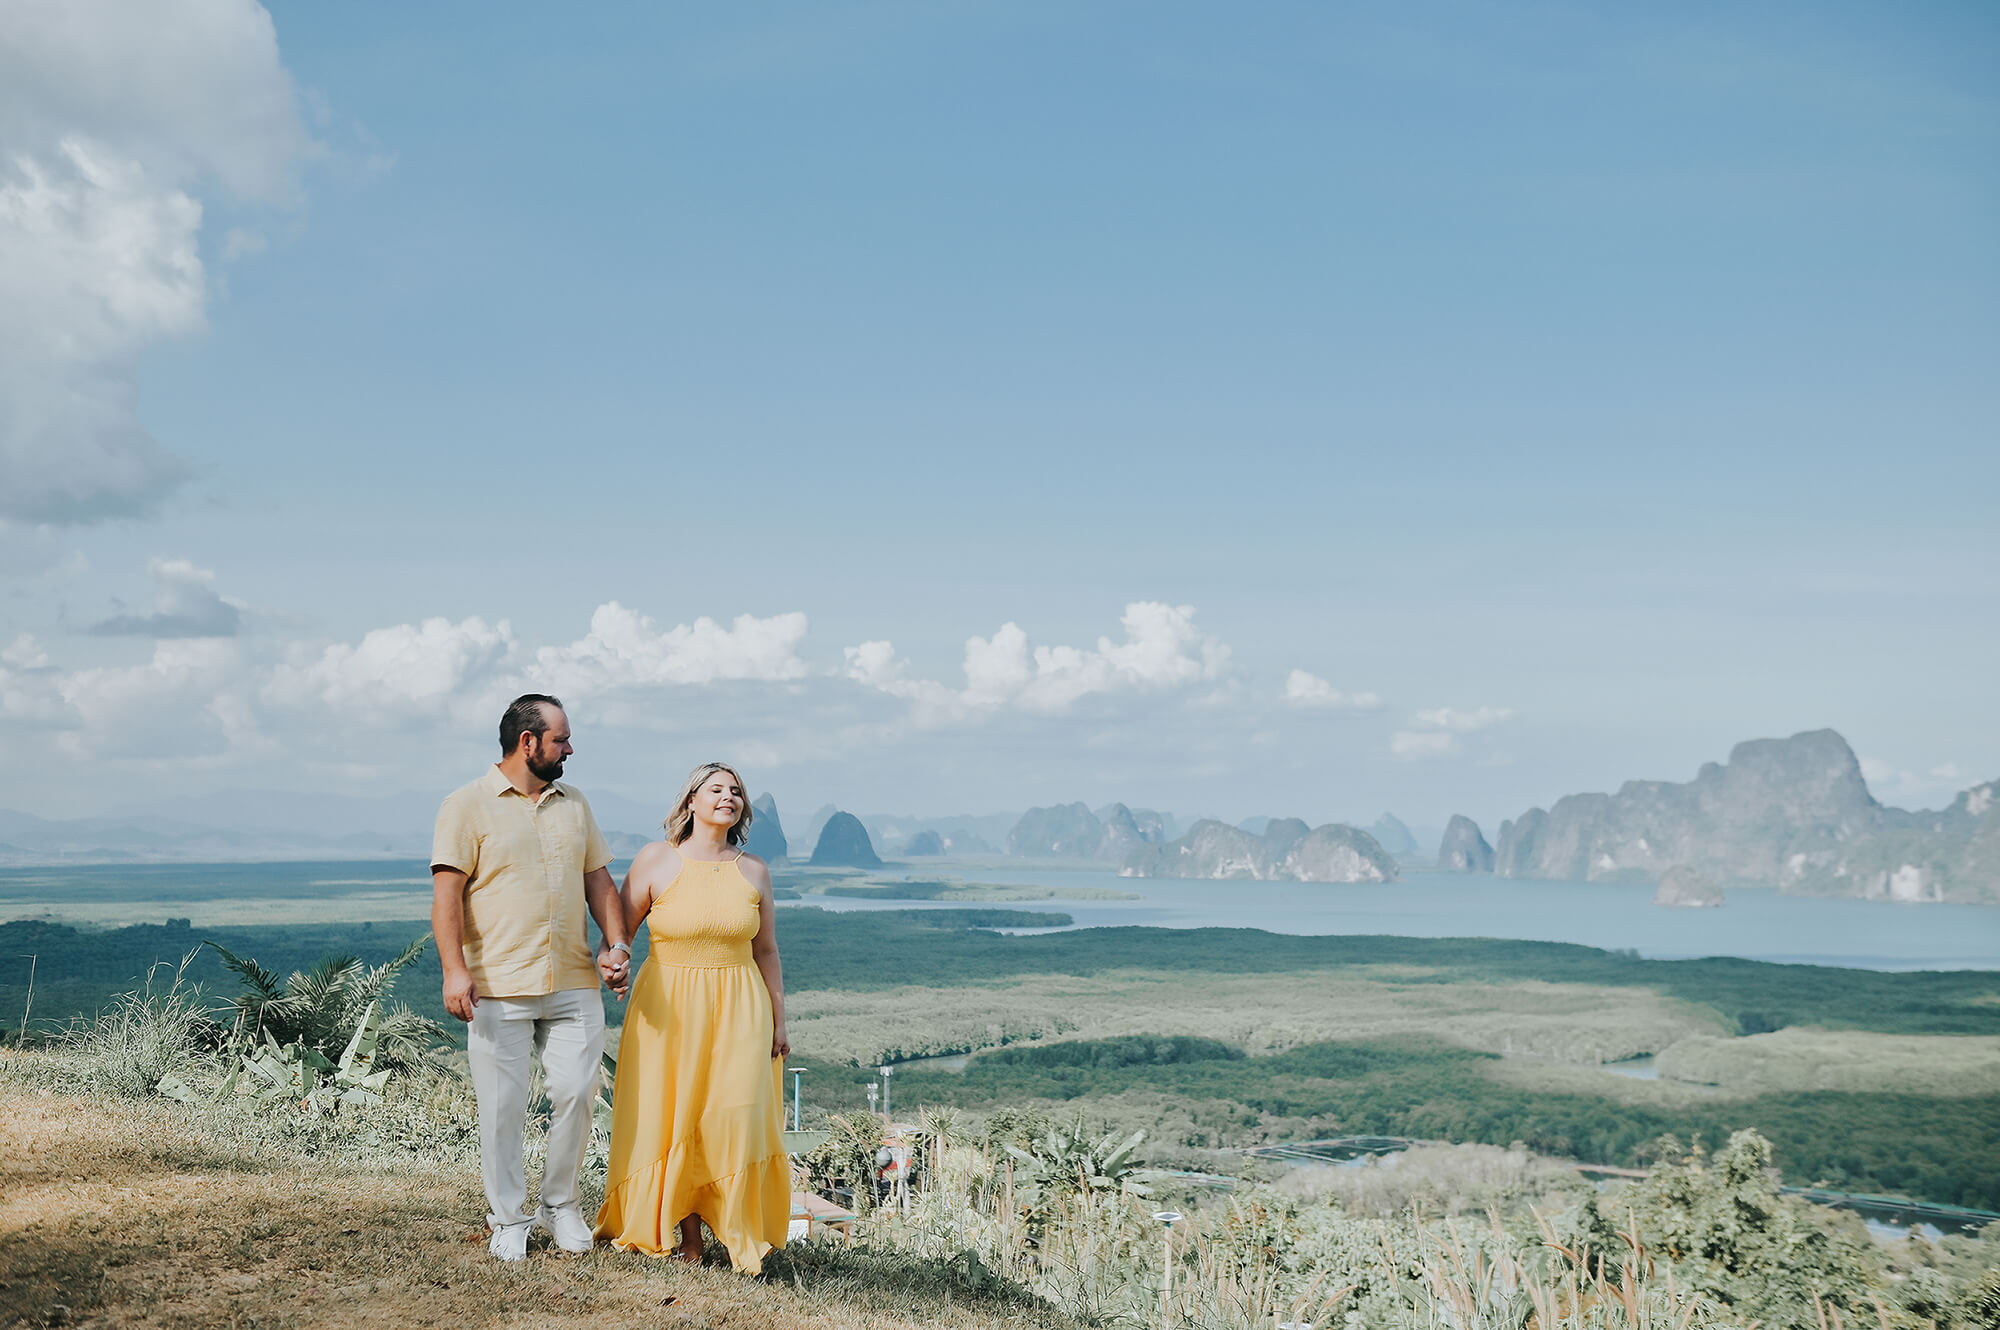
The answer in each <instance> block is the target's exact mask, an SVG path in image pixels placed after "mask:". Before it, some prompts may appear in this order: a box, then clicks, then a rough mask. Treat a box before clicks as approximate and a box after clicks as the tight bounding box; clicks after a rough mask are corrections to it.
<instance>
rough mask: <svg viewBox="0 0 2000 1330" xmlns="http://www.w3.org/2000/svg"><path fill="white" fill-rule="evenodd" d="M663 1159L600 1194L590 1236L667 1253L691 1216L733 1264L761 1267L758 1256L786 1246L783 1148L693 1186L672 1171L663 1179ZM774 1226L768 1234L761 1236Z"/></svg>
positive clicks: (788, 1192)
mask: <svg viewBox="0 0 2000 1330" xmlns="http://www.w3.org/2000/svg"><path fill="white" fill-rule="evenodd" d="M670 1162H672V1161H670V1160H666V1159H660V1160H655V1161H654V1162H653V1163H652V1164H651V1165H650V1166H649V1167H647V1168H644V1169H641V1170H640V1171H638V1172H637V1173H634V1174H632V1175H631V1176H630V1177H628V1178H626V1179H625V1180H624V1181H623V1182H621V1183H619V1184H618V1185H617V1186H615V1187H613V1188H612V1189H611V1190H610V1191H608V1192H606V1193H605V1196H604V1208H603V1209H602V1210H600V1211H598V1215H597V1236H598V1237H600V1238H606V1239H609V1240H610V1243H611V1245H612V1246H613V1247H616V1248H617V1249H618V1250H620V1251H628V1252H637V1253H639V1254H640V1255H642V1256H671V1255H672V1254H673V1253H674V1250H675V1249H676V1248H677V1247H678V1246H679V1245H680V1232H679V1229H680V1222H681V1220H683V1219H685V1218H687V1217H688V1216H689V1215H698V1216H700V1218H701V1220H702V1222H703V1223H705V1224H707V1225H708V1227H709V1230H710V1231H711V1232H713V1233H714V1234H715V1236H716V1238H717V1239H718V1240H719V1241H721V1243H722V1245H723V1246H724V1247H726V1248H728V1250H729V1263H730V1264H731V1265H732V1266H734V1267H735V1268H736V1269H738V1270H740V1271H742V1272H743V1273H745V1274H750V1275H756V1274H762V1273H763V1269H764V1257H765V1256H767V1255H769V1254H770V1253H771V1252H772V1251H773V1250H775V1249H776V1248H779V1247H782V1246H784V1245H785V1234H786V1231H787V1230H788V1229H789V1227H790V1225H791V1218H792V1166H791V1161H790V1160H789V1159H788V1158H787V1157H786V1155H785V1153H784V1151H782V1150H780V1151H778V1152H777V1153H775V1154H771V1155H767V1156H766V1157H764V1158H763V1159H759V1160H757V1161H755V1162H754V1163H752V1164H750V1165H749V1166H748V1167H746V1168H743V1169H739V1170H738V1171H736V1172H734V1173H727V1174H724V1175H723V1176H721V1177H718V1178H711V1179H710V1180H709V1181H707V1182H704V1183H700V1184H697V1185H689V1184H687V1183H686V1182H684V1181H681V1180H680V1179H678V1178H676V1179H674V1181H673V1182H672V1183H671V1184H670V1183H669V1181H668V1176H667V1174H668V1166H669V1164H670ZM675 1171H678V1170H675ZM773 1204H776V1205H777V1206H779V1207H780V1210H779V1213H778V1214H776V1215H775V1216H774V1215H772V1214H770V1213H767V1212H768V1211H769V1210H770V1209H771V1207H772V1205H773ZM773 1233H775V1234H776V1235H777V1237H776V1240H775V1241H774V1240H772V1238H770V1237H769V1236H767V1235H769V1234H773Z"/></svg>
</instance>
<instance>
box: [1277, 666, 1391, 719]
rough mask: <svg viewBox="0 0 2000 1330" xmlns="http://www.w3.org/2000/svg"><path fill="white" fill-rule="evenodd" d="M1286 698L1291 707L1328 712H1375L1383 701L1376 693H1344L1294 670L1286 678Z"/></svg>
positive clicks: (1322, 681)
mask: <svg viewBox="0 0 2000 1330" xmlns="http://www.w3.org/2000/svg"><path fill="white" fill-rule="evenodd" d="M1284 698H1285V701H1286V703H1287V704H1289V705H1291V706H1295V707H1322V708H1326V709H1328V710H1341V709H1345V710H1349V711H1373V710H1374V709H1375V708H1377V707H1379V706H1381V705H1382V699H1381V698H1380V697H1378V696H1376V695H1375V694H1374V693H1344V692H1342V691H1341V690H1340V689H1338V688H1335V687H1334V686H1333V685H1332V684H1330V683H1328V682H1327V681H1326V680H1325V679H1322V678H1320V677H1319V676H1318V675H1317V674H1309V673H1307V672H1306V671H1305V670H1293V671H1292V672H1291V673H1290V674H1288V675H1286V676H1285V692H1284Z"/></svg>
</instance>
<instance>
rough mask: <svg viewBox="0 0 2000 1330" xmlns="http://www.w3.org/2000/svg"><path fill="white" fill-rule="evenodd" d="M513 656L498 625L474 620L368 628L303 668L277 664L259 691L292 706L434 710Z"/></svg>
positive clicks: (510, 636) (507, 634)
mask: <svg viewBox="0 0 2000 1330" xmlns="http://www.w3.org/2000/svg"><path fill="white" fill-rule="evenodd" d="M513 651H514V633H513V630H512V629H511V628H510V627H509V626H508V623H507V621H506V620H505V619H502V620H501V621H500V622H499V623H497V624H492V625H489V624H488V623H487V622H486V621H485V620H484V619H482V618H480V617H478V616H477V615H474V616H473V617H471V618H468V619H462V620H460V621H459V622H457V623H453V622H452V621H451V620H449V619H445V618H434V619H425V620H424V621H423V622H422V623H420V624H407V623H404V624H397V625H395V626H394V627H390V628H377V629H374V630H373V631H371V632H369V633H367V634H365V635H364V636H363V637H362V638H361V640H360V641H359V642H356V643H351V644H350V643H346V642H336V643H334V644H333V645H332V646H329V647H327V648H326V649H325V650H324V651H322V652H321V653H320V654H319V656H318V657H317V658H315V659H312V660H309V661H307V662H305V663H304V664H285V665H281V666H279V667H278V668H277V669H276V670H274V671H273V672H272V675H271V678H270V680H269V682H268V683H267V684H266V685H265V687H264V690H263V691H264V696H265V697H266V698H267V699H268V700H270V701H273V702H278V703H281V704H289V705H293V706H297V705H300V704H304V703H308V702H318V703H322V704H324V705H326V706H330V707H352V706H357V705H361V706H368V705H374V706H382V707H392V708H398V709H405V710H418V711H423V710H431V711H435V710H439V709H441V708H443V707H445V706H446V705H447V704H449V703H451V702H452V701H454V700H455V699H457V698H459V697H460V696H462V695H463V694H464V693H465V692H466V691H467V690H468V688H469V687H471V686H473V685H476V684H477V683H479V682H481V681H483V680H485V679H486V678H488V677H490V676H491V675H493V674H494V673H495V672H496V671H498V670H499V669H500V668H501V667H502V666H503V665H504V664H506V662H507V661H508V658H509V657H510V656H511V655H512V653H513Z"/></svg>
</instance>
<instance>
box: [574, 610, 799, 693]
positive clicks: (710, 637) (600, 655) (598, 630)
mask: <svg viewBox="0 0 2000 1330" xmlns="http://www.w3.org/2000/svg"><path fill="white" fill-rule="evenodd" d="M805 637H806V616H805V615H803V614H800V613H797V612H796V611H795V612H793V613H790V614H776V615H773V616H771V617H770V618H768V619H759V618H757V617H756V616H755V615H751V614H739V615H737V616H736V618H735V619H734V620H733V621H732V622H731V624H730V626H729V627H727V628H724V627H723V626H722V625H721V624H719V623H717V622H716V621H715V620H713V619H707V618H702V619H696V620H695V621H694V622H693V623H692V624H685V623H684V624H677V625H675V626H674V627H672V628H669V629H665V630H662V629H659V628H657V627H655V626H654V624H653V621H652V620H651V619H649V618H647V617H646V616H645V615H643V614H640V613H638V612H637V611H635V610H629V609H626V608H625V607H624V606H623V605H620V604H619V603H618V602H617V601H615V600H614V601H609V602H607V603H605V604H603V605H600V606H598V607H597V610H596V612H595V613H593V614H592V615H591V616H590V632H589V633H588V634H587V635H586V636H584V637H583V638H582V639H581V640H579V641H576V642H573V643H571V644H570V645H568V646H563V647H543V648H542V649H541V650H540V651H537V652H536V653H535V667H534V674H535V677H536V678H537V679H538V680H539V681H541V682H542V683H543V684H544V685H546V686H547V687H548V690H549V691H551V692H558V693H560V692H563V691H565V690H572V691H575V692H578V693H590V692H598V691H603V690H606V689H612V688H626V687H638V686H647V685H660V684H706V683H717V682H720V681H723V680H730V679H763V680H787V679H801V678H804V677H805V676H806V674H807V673H808V672H809V671H808V669H807V667H806V663H805V662H804V661H803V660H801V659H800V658H799V654H798V649H799V646H800V645H801V644H802V643H803V642H804V641H805Z"/></svg>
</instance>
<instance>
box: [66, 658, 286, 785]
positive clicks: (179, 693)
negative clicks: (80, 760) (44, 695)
mask: <svg viewBox="0 0 2000 1330" xmlns="http://www.w3.org/2000/svg"><path fill="white" fill-rule="evenodd" d="M245 666H246V662H245V661H244V660H243V658H242V655H241V652H240V651H239V649H238V648H237V646H236V644H235V643H233V642H230V641H228V640H226V639H220V638H193V639H187V640H181V641H165V642H158V643H155V644H154V647H153V654H152V657H151V659H149V660H147V661H146V662H145V663H144V664H141V665H131V666H110V667H103V668H97V669H85V670H78V671H75V672H73V673H70V674H67V675H64V676H62V677H61V678H60V680H59V681H58V683H57V685H56V692H57V694H58V695H59V696H60V697H61V699H62V701H63V702H64V703H65V704H67V706H68V708H69V710H70V711H71V712H72V713H73V719H74V728H73V729H72V730H71V732H70V733H69V734H67V735H66V736H65V741H66V743H67V745H68V746H69V747H70V749H71V750H72V751H74V752H77V753H79V754H82V755H87V756H105V757H169V756H172V757H206V756H213V755H215V754H218V753H221V752H224V751H226V750H227V749H228V748H229V747H230V746H231V745H232V743H233V742H235V741H236V740H237V739H238V738H239V737H242V735H243V733H244V727H245V726H247V725H248V723H249V720H248V718H249V715H250V702H249V699H248V697H247V696H246V689H247V683H248V678H247V670H246V668H245Z"/></svg>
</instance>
